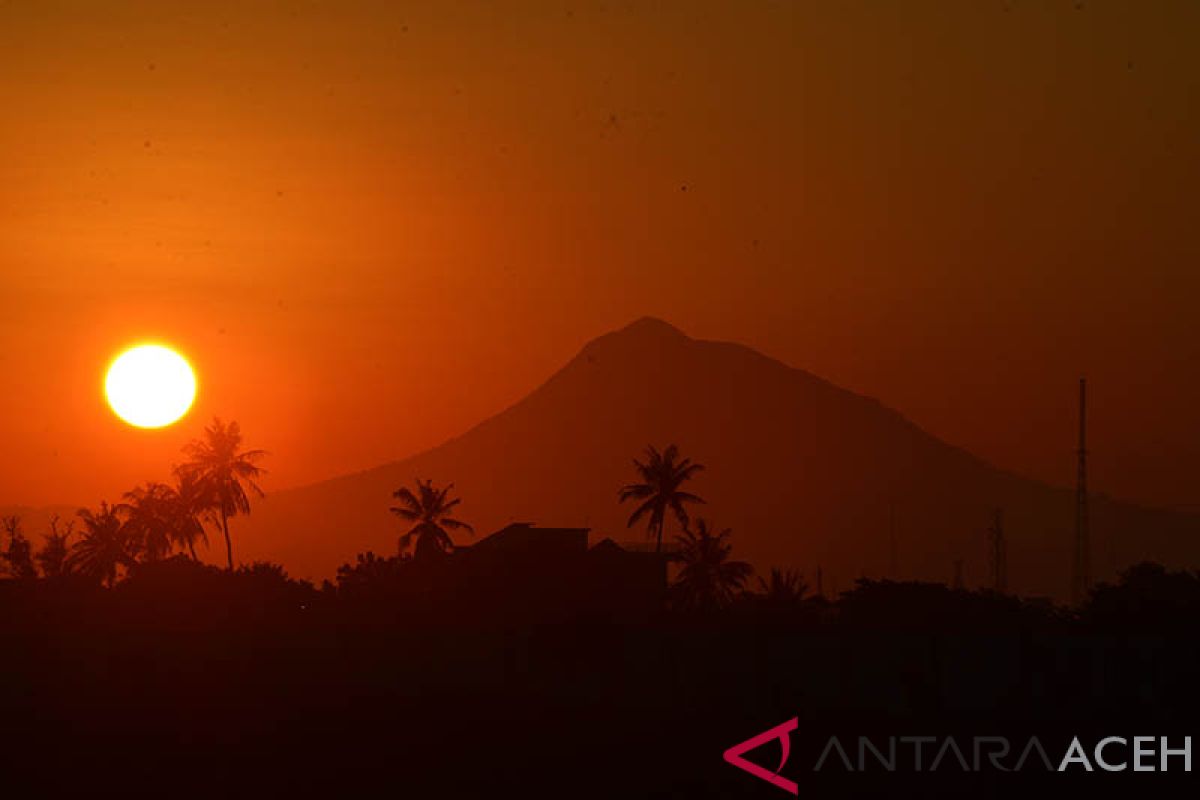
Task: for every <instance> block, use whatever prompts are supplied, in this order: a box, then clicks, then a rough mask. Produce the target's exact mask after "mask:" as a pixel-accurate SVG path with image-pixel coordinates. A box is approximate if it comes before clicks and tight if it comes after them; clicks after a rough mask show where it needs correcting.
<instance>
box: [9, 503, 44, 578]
mask: <svg viewBox="0 0 1200 800" xmlns="http://www.w3.org/2000/svg"><path fill="white" fill-rule="evenodd" d="M0 523H2V524H3V526H4V532H5V533H7V534H8V549H6V550H3V551H0V559H3V560H4V561H6V562H8V572H9V573H10V574H11V575H12V576H13V577H14V578H22V579H29V578H36V577H37V569H36V568H35V567H34V566H33V547H32V545H30V544H29V540H28V539H26V538H25V534H24V533H23V532H22V531H21V518H20V517H19V516H11V517H4V518H3V519H2V520H0Z"/></svg>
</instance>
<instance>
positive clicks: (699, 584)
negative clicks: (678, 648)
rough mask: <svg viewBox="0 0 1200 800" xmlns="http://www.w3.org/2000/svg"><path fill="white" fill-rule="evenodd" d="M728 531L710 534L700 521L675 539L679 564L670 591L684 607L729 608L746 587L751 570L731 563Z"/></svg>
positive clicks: (706, 526)
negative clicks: (680, 567)
mask: <svg viewBox="0 0 1200 800" xmlns="http://www.w3.org/2000/svg"><path fill="white" fill-rule="evenodd" d="M732 533H733V532H732V531H731V530H730V529H729V528H725V529H724V530H721V531H719V532H716V533H713V531H712V530H711V529H710V528H709V524H708V522H707V521H706V520H704V519H697V520H696V525H695V528H694V529H693V528H692V527H691V526H689V527H687V528H685V529H684V531H683V533H682V534H681V535H680V536H678V537H677V538H676V541H678V542H679V555H678V557H677V558H678V560H679V561H680V562H681V563H682V564H683V567H682V569H681V570H680V571H679V575H678V576H677V577H676V579H675V582H674V584H672V589H673V590H674V592H675V594H676V597H677V598H678V600H679V604H680V605H681V606H682V607H684V608H691V609H696V610H700V611H712V610H714V609H717V608H721V607H723V606H727V605H729V603H730V602H732V601H733V599H734V597H735V596H736V594H737V593H738V592H740V591H741V590H742V589H743V588H744V587H745V585H746V581H747V580H748V579H749V578H750V575H751V574H752V573H753V572H754V568H753V567H751V566H750V565H749V564H747V563H746V562H745V561H731V560H729V554H730V553H731V552H732V550H733V546H732V545H730V544H729V537H730V536H731V535H732Z"/></svg>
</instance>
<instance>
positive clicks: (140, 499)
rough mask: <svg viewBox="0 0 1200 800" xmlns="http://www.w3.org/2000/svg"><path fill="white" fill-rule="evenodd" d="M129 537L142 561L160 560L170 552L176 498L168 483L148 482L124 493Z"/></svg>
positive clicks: (172, 544)
mask: <svg viewBox="0 0 1200 800" xmlns="http://www.w3.org/2000/svg"><path fill="white" fill-rule="evenodd" d="M124 499H125V505H126V507H127V508H128V515H129V518H128V519H127V520H126V521H125V525H126V527H127V528H128V529H129V534H130V538H131V539H132V540H133V543H134V546H135V547H136V548H137V550H138V554H139V555H140V556H141V558H142V560H143V561H150V562H153V561H159V560H161V559H163V558H165V557H167V556H168V555H170V554H171V548H172V547H173V546H174V541H173V539H172V536H171V528H172V526H173V525H174V521H173V519H172V517H173V514H174V511H175V507H176V506H177V498H176V495H175V490H174V489H172V488H171V487H170V486H167V485H166V484H165V483H153V482H147V483H146V484H145V485H144V486H138V487H137V488H135V489H133V490H131V491H128V492H126V493H125V497H124Z"/></svg>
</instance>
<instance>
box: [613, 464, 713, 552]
mask: <svg viewBox="0 0 1200 800" xmlns="http://www.w3.org/2000/svg"><path fill="white" fill-rule="evenodd" d="M633 466H634V469H636V470H637V473H638V475H639V477H641V479H642V482H641V483H630V484H628V485H626V486H624V487H622V488H621V492H620V498H621V500H620V501H621V502H622V503H624V502H625V501H626V500H641V501H642V504H641V505H639V506H638V507H637V509H636V510H635V511H634V512H633V514H632V515H630V517H629V522H628V523H627V524H626V527H630V528H632V527H633V526H634V525H635V524H637V521H638V520H640V519H641V518H642V517H644V516H646V515H647V514H649V515H650V518H649V520H648V522H647V527H646V530H647V533H648V534H649V535H651V536H654V537H655V542H656V544H655V552H656V553H662V542H663V527H664V525H665V524H666V514H667V510H668V509H670V510H671V511H673V512H675V517H676V518H677V519H678V520H679V524H680V526H681V527H683V528H684V529H685V530H686V528H687V526H688V514H687V509H685V508H684V503H703V502H704V500H702V499H701V498H699V497H697V496H696V495H694V494H690V493H688V492H684V491H681V490H680V488H679V487H680V486H681V485H682V484H683V482H684V481H687V480H690V479H691V477H692V476H693V475H695V474H696V473H697V472H699V471H700V470H702V469H704V465H703V464H695V463H692V460H691V459H690V458H685V459H683V460H679V448H677V447H676V446H675V445H673V444H672V445H669V446H668V447H667V448H666V449H665V450H663V451H662V452H661V453H660V452H659V451H658V450H656V449H655V448H654V447H653V446H650V447H647V448H646V461H645V463H643V462H641V461H638V460H637V459H636V458H635V459H634V460H633Z"/></svg>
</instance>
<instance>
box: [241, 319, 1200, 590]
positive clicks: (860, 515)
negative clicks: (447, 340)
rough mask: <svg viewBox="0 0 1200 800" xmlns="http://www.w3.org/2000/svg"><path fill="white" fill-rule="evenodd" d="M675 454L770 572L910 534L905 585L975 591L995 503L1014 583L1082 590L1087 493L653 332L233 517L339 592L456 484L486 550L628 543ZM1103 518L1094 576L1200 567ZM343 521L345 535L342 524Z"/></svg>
mask: <svg viewBox="0 0 1200 800" xmlns="http://www.w3.org/2000/svg"><path fill="white" fill-rule="evenodd" d="M671 442H674V443H676V444H678V445H679V446H680V448H681V450H682V451H683V452H684V454H685V455H688V456H691V457H693V458H695V459H696V460H697V461H699V462H701V463H704V464H706V465H708V469H707V470H706V471H705V472H704V473H701V475H700V476H699V477H698V478H697V480H696V481H695V486H693V487H691V488H693V489H694V490H695V491H697V492H698V493H699V494H701V495H702V496H704V497H706V498H707V499H708V500H709V503H708V504H707V505H706V506H700V507H698V508H697V511H696V513H697V514H698V515H700V516H711V517H712V519H713V521H714V522H716V523H717V524H719V525H721V526H726V525H729V526H731V527H733V528H734V531H735V534H734V540H733V541H734V547H735V551H736V552H738V553H739V554H740V555H742V556H744V557H746V558H748V559H749V560H751V561H753V562H754V563H755V564H756V566H758V567H760V568H762V569H765V568H766V567H768V566H774V565H787V566H796V567H800V568H802V569H804V570H805V571H806V572H808V573H810V575H811V573H812V572H814V571H815V569H816V568H817V566H818V565H819V566H820V567H821V568H822V570H823V572H824V574H826V575H831V576H837V579H838V580H839V581H840V582H841V586H843V587H845V586H847V585H848V584H849V581H851V580H853V579H854V578H856V577H859V576H860V575H863V574H867V575H874V576H877V577H878V576H884V575H888V574H889V573H890V571H891V570H890V563H889V558H888V556H887V554H886V551H887V548H888V543H887V542H888V537H889V536H890V535H891V534H890V533H889V530H895V532H896V535H897V539H898V540H899V549H900V551H901V557H900V558H899V561H900V563H901V567H900V569H899V570H898V572H899V574H897V575H895V576H894V577H897V578H919V579H928V580H945V581H949V580H951V576H952V571H953V563H954V561H956V560H962V561H964V562H965V563H966V564H967V565H968V568H967V579H968V582H969V583H971V584H974V585H979V584H981V583H983V582H985V581H986V575H987V568H986V546H985V543H984V533H983V532H984V530H985V529H986V526H987V524H988V522H989V521H990V515H991V509H992V508H994V507H998V506H999V507H1004V508H1006V515H1007V517H1008V519H1009V521H1010V527H1011V534H1010V541H1011V543H1012V550H1011V551H1010V559H1011V560H1012V561H1013V564H1012V566H1011V567H1010V572H1012V573H1013V574H1014V576H1015V579H1014V588H1016V589H1018V590H1020V591H1024V592H1026V593H1035V594H1049V595H1061V594H1062V592H1063V591H1064V590H1065V587H1066V586H1067V585H1068V580H1067V576H1066V571H1067V569H1068V565H1069V551H1068V545H1069V541H1070V531H1071V530H1072V521H1073V509H1074V501H1073V492H1072V490H1069V489H1066V488H1064V487H1055V486H1051V485H1048V484H1045V483H1042V482H1039V481H1034V480H1030V479H1026V478H1024V477H1022V476H1020V475H1017V474H1015V473H1013V472H1010V471H1006V470H1001V469H999V468H997V467H995V466H994V465H992V464H990V463H988V462H987V461H985V460H984V459H981V458H979V457H978V456H976V455H974V454H972V453H970V452H969V451H967V450H965V449H963V448H961V447H957V446H955V445H952V444H949V443H946V442H944V441H942V440H940V439H938V438H937V437H934V436H932V435H931V434H929V433H927V432H926V431H924V430H923V429H921V428H920V427H919V426H917V425H916V424H915V423H913V422H912V421H911V420H908V419H907V418H905V417H904V416H903V415H902V414H900V413H899V412H898V411H896V410H895V409H892V408H890V407H888V406H886V405H885V404H883V403H882V402H881V401H879V400H878V399H876V398H873V397H869V396H867V395H862V394H858V393H855V392H852V391H850V390H847V389H844V388H842V387H839V386H837V385H835V384H833V383H831V382H829V381H827V380H825V379H823V378H820V377H819V376H816V375H814V374H812V373H810V372H808V371H806V370H803V369H800V368H797V367H793V366H791V365H788V364H786V363H784V362H782V361H780V360H778V359H774V358H771V357H770V356H767V355H765V354H763V353H760V352H758V351H756V350H754V349H753V348H750V347H747V346H745V345H742V344H739V343H735V342H724V341H708V340H701V339H693V338H691V337H689V336H687V335H686V334H685V333H683V332H682V331H680V330H679V329H678V328H675V327H674V326H672V325H670V324H669V323H666V322H663V321H662V320H658V319H655V318H650V317H645V318H641V319H638V320H635V321H634V322H632V323H630V324H629V325H626V326H624V327H623V328H620V329H618V330H615V331H611V332H609V333H605V334H602V335H601V336H598V337H596V338H595V339H592V340H591V341H589V342H587V343H586V344H584V345H583V346H582V347H581V348H580V350H579V351H578V353H577V354H576V355H575V356H574V357H573V358H571V359H570V360H569V361H567V362H566V364H565V365H564V366H563V367H561V368H560V369H559V370H557V371H555V372H554V373H553V374H551V375H550V376H549V377H548V378H547V379H546V380H545V381H544V382H542V383H541V384H540V385H539V386H537V387H536V388H534V389H533V390H532V391H531V392H530V393H529V394H528V395H526V396H525V397H524V398H522V399H521V400H519V401H517V402H515V403H513V404H511V405H509V406H508V407H506V408H505V409H503V410H501V411H499V412H498V413H496V414H494V415H492V416H491V417H488V418H487V419H485V420H482V421H480V422H479V423H477V424H476V425H474V426H472V427H471V428H469V429H467V430H465V431H464V432H463V433H461V434H459V435H457V436H454V437H452V438H450V439H448V440H447V441H445V442H443V443H442V444H440V445H438V446H437V447H433V448H429V449H427V450H424V451H421V452H419V453H416V454H413V455H411V456H408V457H406V458H402V459H398V460H394V461H390V462H386V463H384V464H380V465H378V466H375V467H371V468H368V469H366V470H362V471H359V472H355V473H349V474H346V475H342V476H337V477H334V478H331V479H328V480H325V481H318V482H315V483H312V484H308V485H306V486H302V487H293V488H291V489H288V490H283V491H281V492H277V493H272V494H271V495H270V496H269V497H268V498H267V499H266V500H265V501H264V502H262V503H260V504H259V506H258V507H257V508H256V509H255V512H254V514H252V515H251V516H250V517H248V518H246V519H239V520H238V521H237V525H236V529H235V533H234V535H235V546H238V545H240V549H241V551H242V556H243V557H245V558H250V557H255V558H257V557H261V558H275V559H277V560H282V561H284V563H285V564H289V558H291V559H292V562H293V563H292V564H289V566H292V565H294V566H295V567H296V568H298V571H299V572H300V573H301V574H309V575H312V576H316V577H328V576H329V575H330V574H331V573H332V568H333V567H334V566H336V564H337V563H343V562H348V561H351V560H352V559H353V557H354V554H355V553H356V552H363V551H366V550H368V549H370V550H374V551H375V552H377V553H390V552H393V551H394V549H395V540H396V538H397V537H398V535H399V534H400V532H401V530H400V528H399V526H398V524H397V523H396V521H395V520H394V518H391V517H390V515H388V513H387V507H388V505H390V502H389V501H390V494H391V491H393V490H394V489H396V488H398V487H399V486H401V485H406V484H408V483H410V482H411V481H412V480H413V479H414V478H417V477H420V478H432V479H434V480H435V481H437V482H439V483H445V482H455V484H456V491H458V493H459V494H460V495H461V496H462V497H463V500H464V502H463V505H462V512H463V516H464V517H465V518H467V519H468V521H471V522H473V523H477V528H478V529H479V531H480V534H481V535H483V534H486V533H487V532H490V531H491V530H494V529H496V528H499V527H501V526H502V525H503V524H505V523H506V522H509V521H513V520H515V519H531V520H533V521H535V522H538V523H541V524H544V525H574V526H579V525H582V526H586V527H591V528H593V530H594V531H595V532H596V535H597V536H598V537H599V536H615V537H617V538H623V539H631V538H634V537H638V536H641V535H642V532H641V531H640V530H634V531H630V530H627V529H626V528H625V525H624V522H625V518H626V516H627V514H628V512H629V509H628V508H622V507H620V506H619V505H618V504H617V500H616V494H617V490H618V489H619V487H620V485H621V484H622V483H624V482H627V481H628V480H629V479H631V478H632V469H631V459H633V458H635V457H638V456H640V454H641V453H642V451H643V450H644V448H645V447H646V446H647V445H650V444H654V445H657V446H664V445H666V444H668V443H671ZM1093 503H1094V504H1095V506H1096V510H1097V514H1096V515H1095V516H1096V517H1097V523H1096V527H1097V534H1098V542H1100V544H1098V545H1097V552H1098V555H1097V561H1098V562H1100V564H1099V567H1098V568H1097V570H1096V571H1097V573H1098V574H1100V575H1108V574H1111V572H1113V571H1114V570H1115V569H1117V568H1119V567H1120V566H1123V565H1124V564H1125V563H1127V562H1128V561H1129V560H1130V559H1133V558H1135V557H1136V556H1138V555H1139V554H1140V555H1144V556H1145V557H1154V556H1158V557H1159V560H1163V561H1167V562H1170V561H1173V560H1178V558H1179V557H1186V558H1187V559H1190V560H1192V561H1193V562H1194V561H1195V556H1196V553H1195V552H1193V549H1194V548H1189V547H1183V550H1184V551H1186V552H1177V551H1180V545H1181V543H1182V544H1186V543H1187V542H1186V541H1185V539H1186V537H1183V538H1181V536H1182V533H1181V531H1186V533H1188V534H1192V535H1194V534H1195V533H1196V531H1197V530H1198V529H1200V526H1198V525H1197V522H1196V519H1195V518H1192V517H1188V516H1186V515H1180V514H1176V513H1174V512H1170V511H1165V510H1159V509H1143V508H1140V507H1137V506H1133V505H1131V504H1122V503H1117V502H1113V501H1111V500H1108V499H1107V498H1100V497H1095V498H1093ZM330 514H332V515H333V516H336V517H339V518H342V519H343V520H344V521H343V523H342V524H341V525H334V524H330V523H329V522H328V521H327V520H326V519H325V517H326V516H328V515H330ZM893 520H897V522H896V523H894V527H893V522H892V521H893ZM1148 526H1150V527H1152V528H1153V531H1151V532H1146V531H1147V529H1148ZM1134 530H1136V531H1137V534H1136V536H1135V535H1133V534H1131V533H1129V531H1134ZM283 531H292V532H295V533H296V537H297V538H293V539H292V540H290V541H289V540H288V538H287V537H286V536H285V535H284V534H283V533H282V532H283ZM668 533H669V535H670V533H671V532H670V531H669V532H668ZM1106 537H1108V538H1106ZM1192 538H1195V537H1194V536H1192ZM1135 543H1136V544H1138V547H1133V546H1132V545H1133V544H1135ZM268 545H270V546H268ZM1105 547H1108V548H1109V551H1105V550H1104V548H1105ZM334 562H336V563H334Z"/></svg>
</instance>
